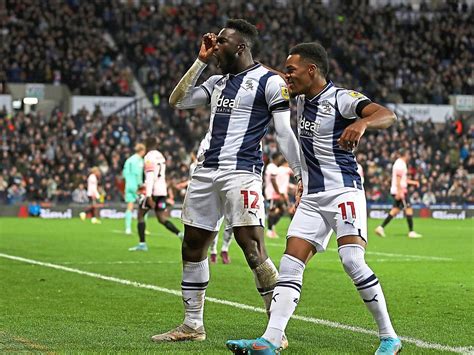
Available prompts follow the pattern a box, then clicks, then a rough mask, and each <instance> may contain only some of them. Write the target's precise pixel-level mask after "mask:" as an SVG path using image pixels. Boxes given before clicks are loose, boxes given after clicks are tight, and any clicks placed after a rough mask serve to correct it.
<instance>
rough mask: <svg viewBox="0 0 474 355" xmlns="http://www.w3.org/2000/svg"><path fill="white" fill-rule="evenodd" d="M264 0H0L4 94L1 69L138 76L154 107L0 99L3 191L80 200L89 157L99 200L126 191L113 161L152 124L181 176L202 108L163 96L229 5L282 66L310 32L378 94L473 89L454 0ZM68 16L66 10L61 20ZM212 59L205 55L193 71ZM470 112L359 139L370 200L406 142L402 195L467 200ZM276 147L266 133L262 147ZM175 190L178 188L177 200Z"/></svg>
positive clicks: (112, 91)
mask: <svg viewBox="0 0 474 355" xmlns="http://www.w3.org/2000/svg"><path fill="white" fill-rule="evenodd" d="M334 3H338V6H334V4H333V5H331V2H329V5H324V4H322V3H320V2H317V1H307V0H301V1H285V0H278V1H276V0H261V1H259V2H258V4H248V3H246V2H244V1H238V0H233V1H228V2H216V1H173V2H172V4H169V2H168V1H160V2H156V3H155V4H154V5H150V4H144V5H138V6H137V5H136V4H135V3H134V2H133V1H131V2H125V1H117V0H114V1H109V2H102V1H94V2H91V1H80V0H68V1H65V2H60V3H58V2H55V1H42V2H36V1H34V0H20V1H3V2H2V1H0V40H1V45H0V93H2V92H6V90H7V88H6V84H5V83H6V82H44V83H55V84H67V85H68V87H69V88H70V90H71V92H72V93H73V94H81V95H109V96H133V95H135V92H134V89H133V78H134V77H135V78H137V79H138V81H139V82H140V84H141V85H142V87H143V88H144V90H145V92H146V94H147V96H148V97H149V99H150V101H151V102H152V104H153V106H154V108H155V113H153V114H138V116H135V115H134V116H109V117H107V116H105V115H104V114H102V113H101V112H100V110H96V111H95V112H87V111H85V110H84V111H82V112H79V113H78V114H75V115H69V114H65V113H63V112H61V111H60V110H55V111H54V112H53V113H52V114H50V115H49V114H48V115H46V114H44V113H42V112H32V113H30V114H28V115H25V114H24V113H21V112H18V113H15V114H14V115H7V114H6V113H5V112H2V111H1V108H0V137H1V138H0V139H1V154H2V158H1V161H0V200H1V202H2V203H5V202H8V203H15V202H19V201H25V200H28V201H31V200H40V201H45V200H46V201H54V202H69V201H72V200H74V201H75V202H81V201H82V200H84V195H85V194H84V185H85V176H86V174H87V172H88V169H90V167H92V166H94V165H96V166H98V167H99V168H100V170H101V171H102V175H103V181H102V184H103V186H104V190H105V192H106V199H107V200H110V201H120V200H121V199H122V192H121V190H122V188H123V181H122V180H121V171H122V167H123V163H124V161H125V159H126V158H127V157H128V156H129V155H131V154H132V148H133V145H134V144H135V143H136V142H139V141H143V140H144V138H145V137H146V136H148V135H157V136H158V137H159V139H160V142H161V151H162V152H163V154H164V155H165V156H166V158H167V161H168V172H169V173H168V175H169V183H170V186H174V185H175V184H176V183H177V182H180V181H182V180H185V179H187V175H188V166H189V164H190V162H191V152H193V151H195V150H196V148H197V143H198V142H199V141H200V139H202V137H203V136H204V134H205V132H206V131H207V128H208V120H209V119H208V118H209V112H208V110H207V109H199V110H191V111H175V110H172V109H171V108H170V107H169V106H168V105H167V98H168V96H169V93H170V92H171V90H172V89H173V87H174V85H175V84H176V83H177V82H178V80H179V78H180V77H181V75H182V74H184V72H185V71H186V70H187V68H188V67H189V66H190V65H191V64H192V62H193V61H194V60H195V58H196V55H197V51H198V46H199V42H200V38H201V36H202V34H204V33H206V32H210V31H212V32H217V31H219V29H220V28H222V27H223V26H224V25H225V22H226V20H227V19H228V18H245V19H247V20H249V21H250V22H252V23H254V24H256V26H257V27H258V29H259V31H260V34H261V42H260V45H259V48H258V54H257V56H256V58H257V59H258V60H260V61H262V62H263V63H265V64H267V65H270V66H272V67H274V68H278V69H282V63H283V61H284V59H285V58H286V56H287V52H288V49H289V48H290V47H291V46H293V45H294V44H296V43H299V42H302V41H313V40H318V41H320V42H321V43H322V44H323V45H324V46H325V47H326V48H327V49H328V54H329V56H330V58H331V63H330V67H331V69H330V79H331V80H332V81H333V82H335V83H336V84H337V85H338V86H343V87H348V88H351V89H355V90H358V91H361V92H363V93H364V94H366V95H367V96H368V97H370V98H371V99H373V100H374V101H376V102H379V103H382V104H384V103H389V102H390V103H425V104H426V103H429V104H446V103H448V96H449V95H452V94H472V92H473V86H474V75H473V67H474V61H473V60H472V52H473V40H474V26H473V22H474V20H473V19H474V16H473V13H472V12H473V11H472V8H469V7H468V6H467V5H466V4H465V3H464V2H463V1H448V2H446V3H444V4H441V3H438V5H437V6H434V5H433V4H431V5H428V4H427V3H425V2H421V4H420V6H419V8H417V9H416V10H413V9H412V8H410V7H407V6H403V5H399V6H396V7H394V6H389V5H387V6H382V7H377V8H372V7H369V6H366V5H361V2H357V3H358V4H355V3H356V2H345V1H341V2H334ZM66 19H67V20H66ZM213 73H218V70H217V68H216V67H215V66H214V65H213V64H211V65H209V68H208V69H206V71H205V75H203V79H204V78H206V77H208V76H209V75H211V74H213ZM473 138H474V125H472V124H470V120H469V117H463V116H460V115H459V116H456V117H449V118H447V120H446V122H445V123H443V124H437V125H435V124H434V123H432V122H431V121H428V122H414V121H413V119H411V118H410V117H401V118H400V120H399V122H398V124H397V125H395V126H393V127H392V128H390V129H389V130H387V131H384V132H378V133H370V132H368V133H367V135H366V136H365V138H364V139H363V141H362V142H361V145H360V147H359V149H358V160H359V162H360V163H361V164H362V166H363V168H364V171H365V188H366V193H367V197H368V200H369V201H372V202H388V201H390V195H389V190H390V189H389V186H390V168H391V164H392V163H393V162H394V160H395V159H396V153H397V149H399V148H401V147H404V148H408V149H410V150H411V152H412V160H411V162H410V164H409V165H410V174H411V177H412V178H413V179H417V180H419V181H420V183H421V185H420V187H419V188H417V189H414V190H413V191H412V193H411V199H412V201H411V202H412V203H423V204H425V205H430V204H434V203H461V204H462V203H465V202H470V203H474V198H473V194H472V188H473V179H472V178H471V176H473V175H472V174H474V154H473V153H472V148H473V142H474V140H473ZM276 149H277V147H276V144H275V142H274V140H273V136H272V134H271V130H270V134H269V135H268V136H267V137H266V138H265V152H266V156H269V155H271V153H272V152H274V151H275V150H276ZM183 193H184V192H183V191H175V195H176V199H177V200H179V199H180V198H182V196H183Z"/></svg>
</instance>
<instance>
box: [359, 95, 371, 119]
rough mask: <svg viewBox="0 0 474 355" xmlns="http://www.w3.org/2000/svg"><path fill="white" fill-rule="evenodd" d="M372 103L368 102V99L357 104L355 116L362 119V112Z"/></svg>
mask: <svg viewBox="0 0 474 355" xmlns="http://www.w3.org/2000/svg"><path fill="white" fill-rule="evenodd" d="M371 103H372V101H370V100H369V99H365V100H362V101H361V102H359V103H358V104H357V106H356V114H357V116H359V117H362V110H363V109H364V108H365V107H366V106H367V105H369V104H371Z"/></svg>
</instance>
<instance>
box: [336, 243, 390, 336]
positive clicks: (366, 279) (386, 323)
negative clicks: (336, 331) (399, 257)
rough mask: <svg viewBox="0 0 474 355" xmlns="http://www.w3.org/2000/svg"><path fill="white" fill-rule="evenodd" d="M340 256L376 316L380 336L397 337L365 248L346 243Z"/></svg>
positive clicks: (371, 311) (347, 271)
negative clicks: (365, 255)
mask: <svg viewBox="0 0 474 355" xmlns="http://www.w3.org/2000/svg"><path fill="white" fill-rule="evenodd" d="M338 251H339V257H340V258H341V261H342V265H343V267H344V270H345V271H346V273H347V275H349V277H350V278H351V279H352V281H353V282H354V285H355V287H356V288H357V291H359V294H360V296H361V298H362V300H363V301H364V303H365V305H366V306H367V308H368V309H369V311H370V313H372V316H373V317H374V320H375V322H376V323H377V326H378V328H379V336H380V337H392V338H396V337H397V334H396V333H395V330H394V329H393V327H392V322H391V321H390V316H389V315H388V310H387V304H386V303H385V297H384V294H383V291H382V287H381V286H380V283H379V280H378V279H377V276H375V274H374V272H373V271H372V270H371V269H370V267H369V266H368V265H367V264H366V262H365V259H364V253H365V249H364V248H363V247H362V246H360V245H358V244H346V245H343V246H341V247H339V249H338Z"/></svg>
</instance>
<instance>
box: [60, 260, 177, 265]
mask: <svg viewBox="0 0 474 355" xmlns="http://www.w3.org/2000/svg"><path fill="white" fill-rule="evenodd" d="M59 264H60V265H122V264H126V265H128V264H181V260H178V261H147V260H142V261H140V260H117V261H61V262H59Z"/></svg>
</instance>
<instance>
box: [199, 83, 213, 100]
mask: <svg viewBox="0 0 474 355" xmlns="http://www.w3.org/2000/svg"><path fill="white" fill-rule="evenodd" d="M201 88H202V89H203V90H204V92H205V93H206V95H207V101H208V103H211V93H210V92H209V90H207V88H206V87H205V86H204V85H201Z"/></svg>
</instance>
